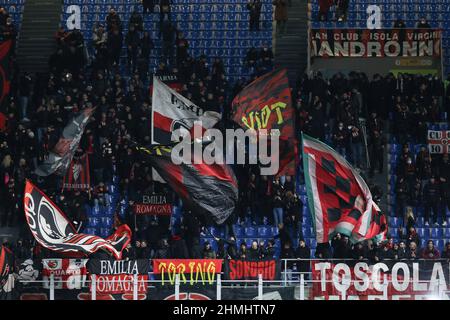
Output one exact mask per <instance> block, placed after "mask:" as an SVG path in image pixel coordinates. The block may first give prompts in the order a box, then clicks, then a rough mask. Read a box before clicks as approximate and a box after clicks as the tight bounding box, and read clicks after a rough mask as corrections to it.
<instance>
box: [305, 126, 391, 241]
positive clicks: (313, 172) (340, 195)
mask: <svg viewBox="0 0 450 320" xmlns="http://www.w3.org/2000/svg"><path fill="white" fill-rule="evenodd" d="M302 147H303V148H302V151H303V166H304V172H305V181H306V190H307V194H308V205H309V210H310V212H311V215H312V220H313V224H314V228H315V231H316V238H317V242H318V243H324V242H328V241H329V239H330V238H332V237H333V235H334V234H336V233H341V234H343V235H346V236H348V237H349V238H350V241H352V242H353V243H355V242H359V241H363V240H367V239H374V238H375V240H377V241H382V240H385V238H386V234H387V229H388V226H387V223H386V217H385V215H384V214H382V213H381V211H380V209H379V208H378V206H377V205H376V203H375V202H374V201H373V199H372V194H371V192H370V190H369V187H368V186H367V184H366V183H365V182H364V180H363V179H362V177H361V176H360V175H359V174H358V173H357V172H356V171H355V170H354V169H353V167H352V166H351V165H350V164H349V163H348V162H347V161H346V160H345V159H344V158H343V157H342V156H341V155H340V154H339V153H337V152H336V151H334V150H333V149H332V148H330V147H329V146H327V145H326V144H324V143H323V142H321V141H319V140H316V139H313V138H311V137H309V136H307V135H305V134H303V135H302Z"/></svg>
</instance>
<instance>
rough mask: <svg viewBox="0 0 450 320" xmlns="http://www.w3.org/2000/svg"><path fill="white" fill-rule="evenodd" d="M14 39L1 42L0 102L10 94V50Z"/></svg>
mask: <svg viewBox="0 0 450 320" xmlns="http://www.w3.org/2000/svg"><path fill="white" fill-rule="evenodd" d="M11 46H12V40H7V41H4V42H2V43H0V104H1V103H2V101H3V99H4V98H5V97H6V96H7V95H8V94H9V90H10V87H11V83H10V70H9V69H10V59H9V56H10V52H11Z"/></svg>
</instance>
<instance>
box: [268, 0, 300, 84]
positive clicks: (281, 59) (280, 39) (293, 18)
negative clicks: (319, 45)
mask: <svg viewBox="0 0 450 320" xmlns="http://www.w3.org/2000/svg"><path fill="white" fill-rule="evenodd" d="M291 2H292V5H291V6H288V22H287V24H286V31H285V33H284V34H282V35H279V34H277V35H276V38H275V43H276V45H275V64H276V65H277V66H279V67H282V68H287V69H288V73H289V81H290V83H291V86H293V85H294V84H295V81H296V79H297V77H298V75H299V74H301V73H303V71H305V69H306V66H307V49H308V42H307V41H308V0H292V1H291Z"/></svg>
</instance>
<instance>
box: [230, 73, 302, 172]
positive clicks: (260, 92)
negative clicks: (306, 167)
mask: <svg viewBox="0 0 450 320" xmlns="http://www.w3.org/2000/svg"><path fill="white" fill-rule="evenodd" d="M232 110H233V120H234V121H235V122H236V123H237V124H238V125H239V126H241V127H242V128H243V129H245V130H247V129H254V130H256V132H258V130H260V129H266V130H274V129H278V130H280V154H279V161H280V165H279V168H280V169H279V171H278V175H291V176H293V175H295V168H296V164H297V154H298V151H297V139H296V138H295V135H294V123H295V120H294V118H295V113H294V108H293V107H292V97H291V90H290V88H289V80H288V77H287V71H286V69H278V70H275V71H272V72H270V73H267V74H265V75H264V76H262V77H260V78H258V79H256V80H255V81H253V82H252V83H250V84H249V85H248V86H247V87H245V88H244V89H243V90H242V91H241V92H240V93H239V94H238V95H237V96H236V97H235V98H234V100H233V105H232Z"/></svg>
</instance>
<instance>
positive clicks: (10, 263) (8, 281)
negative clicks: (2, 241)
mask: <svg viewBox="0 0 450 320" xmlns="http://www.w3.org/2000/svg"><path fill="white" fill-rule="evenodd" d="M13 272H14V257H13V254H12V252H11V250H9V249H8V248H6V247H5V246H0V300H12V299H14V297H13V292H14V284H15V278H14V275H13Z"/></svg>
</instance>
